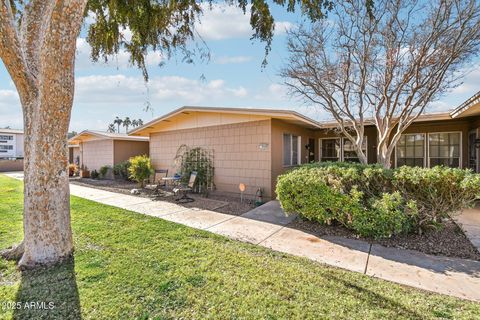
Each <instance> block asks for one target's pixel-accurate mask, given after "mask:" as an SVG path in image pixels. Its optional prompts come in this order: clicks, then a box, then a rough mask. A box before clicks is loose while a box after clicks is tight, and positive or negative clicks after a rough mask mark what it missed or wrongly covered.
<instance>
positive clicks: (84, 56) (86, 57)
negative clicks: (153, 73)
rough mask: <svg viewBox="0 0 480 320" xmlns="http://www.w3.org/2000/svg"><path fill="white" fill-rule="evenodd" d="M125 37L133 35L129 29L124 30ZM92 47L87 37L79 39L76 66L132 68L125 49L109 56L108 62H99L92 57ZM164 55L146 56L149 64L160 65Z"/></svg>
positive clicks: (86, 67) (149, 54) (153, 54)
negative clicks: (95, 61)
mask: <svg viewBox="0 0 480 320" xmlns="http://www.w3.org/2000/svg"><path fill="white" fill-rule="evenodd" d="M124 33H125V37H126V38H128V37H131V33H130V31H129V30H124ZM91 51H92V48H91V47H90V45H89V44H88V43H87V40H86V39H85V38H78V39H77V54H76V58H75V67H76V68H77V69H80V70H85V69H97V68H98V67H105V68H112V67H116V68H117V69H118V70H123V69H127V68H131V67H132V65H131V64H130V61H129V58H130V55H129V53H128V52H126V51H125V50H124V49H121V50H120V51H119V52H118V54H116V55H115V56H113V57H110V58H109V61H108V62H104V61H102V60H99V61H98V62H97V63H94V62H93V61H92V59H91V58H90V54H91ZM163 60H164V59H163V57H162V55H161V53H160V52H158V51H157V52H153V51H151V52H149V53H148V55H147V57H146V64H147V66H155V65H159V64H160V63H161V62H162V61H163Z"/></svg>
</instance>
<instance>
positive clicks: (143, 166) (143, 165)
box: [128, 155, 154, 188]
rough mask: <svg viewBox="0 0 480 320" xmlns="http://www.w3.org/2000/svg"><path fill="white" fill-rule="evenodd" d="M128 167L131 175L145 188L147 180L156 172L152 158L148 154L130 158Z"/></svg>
mask: <svg viewBox="0 0 480 320" xmlns="http://www.w3.org/2000/svg"><path fill="white" fill-rule="evenodd" d="M129 162H130V166H129V167H128V173H129V174H130V175H129V177H130V178H131V179H132V180H134V181H137V182H138V183H139V184H140V186H141V187H142V188H143V186H144V185H145V180H147V179H148V178H149V177H150V176H151V175H152V174H153V172H154V170H153V167H152V163H151V162H150V158H149V157H147V156H146V155H143V156H136V157H133V158H130V160H129Z"/></svg>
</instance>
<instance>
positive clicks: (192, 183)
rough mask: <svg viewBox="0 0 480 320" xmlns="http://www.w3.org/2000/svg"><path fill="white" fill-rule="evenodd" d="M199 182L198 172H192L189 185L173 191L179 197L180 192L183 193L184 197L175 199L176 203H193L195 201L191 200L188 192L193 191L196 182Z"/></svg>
mask: <svg viewBox="0 0 480 320" xmlns="http://www.w3.org/2000/svg"><path fill="white" fill-rule="evenodd" d="M196 180H197V172H196V171H192V173H191V174H190V179H189V180H188V184H187V185H181V186H178V187H176V188H175V189H173V192H174V193H175V194H176V195H177V194H178V193H179V192H181V193H182V196H181V197H180V198H177V199H175V201H178V202H180V203H187V202H193V201H195V199H193V198H190V197H189V196H188V192H191V191H193V187H194V186H195V181H196Z"/></svg>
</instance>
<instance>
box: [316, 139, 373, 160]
mask: <svg viewBox="0 0 480 320" xmlns="http://www.w3.org/2000/svg"><path fill="white" fill-rule="evenodd" d="M332 139H336V140H339V141H340V156H339V157H338V161H339V162H345V155H344V154H343V153H344V150H343V145H344V140H348V138H345V137H324V138H319V148H318V149H319V150H318V161H319V162H322V146H323V141H322V140H332ZM363 141H365V157H367V159H368V137H367V136H363Z"/></svg>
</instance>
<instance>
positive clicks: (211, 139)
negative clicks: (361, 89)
mask: <svg viewBox="0 0 480 320" xmlns="http://www.w3.org/2000/svg"><path fill="white" fill-rule="evenodd" d="M479 97H480V93H479V94H477V95H475V96H474V97H472V98H471V99H469V100H468V101H466V102H465V103H464V104H462V105H461V106H460V107H458V108H456V109H455V110H453V111H451V112H444V113H434V114H426V115H422V116H421V117H419V118H418V119H417V121H416V122H414V123H413V124H412V125H411V126H410V127H409V128H408V129H407V131H406V132H405V135H404V136H403V137H402V139H401V141H400V142H399V144H398V145H397V148H396V152H395V154H394V155H393V157H392V164H393V165H394V166H395V165H398V166H399V165H403V164H407V165H421V166H434V165H437V164H444V165H448V166H451V167H460V168H472V169H474V170H476V171H479V169H480V167H479V154H478V152H479V151H478V150H479V149H478V148H477V146H480V140H479V139H478V138H480V136H479V135H480V132H479V128H480V99H479ZM335 128H336V125H335V123H333V122H325V123H320V122H317V121H315V120H313V119H310V118H308V117H306V116H304V115H302V114H300V113H298V112H296V111H293V110H269V109H248V108H214V107H188V106H187V107H182V108H179V109H177V110H174V111H173V112H170V113H168V114H166V115H164V116H162V117H159V118H157V119H154V120H152V121H150V122H148V123H146V124H144V125H143V126H140V127H137V128H135V129H133V130H132V131H130V132H129V135H130V136H137V137H145V138H147V137H149V138H150V158H151V160H152V164H153V166H154V167H155V168H156V169H169V172H172V173H174V172H175V165H174V158H175V155H176V152H177V150H178V148H179V147H180V146H181V145H183V144H185V145H187V146H190V147H203V148H206V149H209V150H212V151H213V154H214V170H215V176H214V182H215V186H216V190H217V191H219V192H225V193H237V194H238V193H239V184H240V183H243V184H245V185H246V191H245V194H246V195H249V196H254V195H255V193H256V190H257V189H258V188H262V190H263V195H264V197H265V198H272V197H274V190H275V183H276V179H277V176H278V175H280V174H282V173H283V172H285V170H288V169H289V168H292V167H294V166H297V165H298V164H301V163H309V162H312V161H358V159H357V156H356V153H355V152H354V151H352V147H351V145H350V142H349V141H348V140H347V139H344V138H342V137H341V136H340V135H339V134H338V133H337V132H336V131H335V130H334V129H335ZM365 131H366V132H365V135H366V137H367V139H366V143H365V148H366V149H367V157H368V161H369V162H370V163H374V162H376V152H375V148H376V143H377V137H376V130H375V128H374V126H373V125H369V126H367V128H366V130H365Z"/></svg>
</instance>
